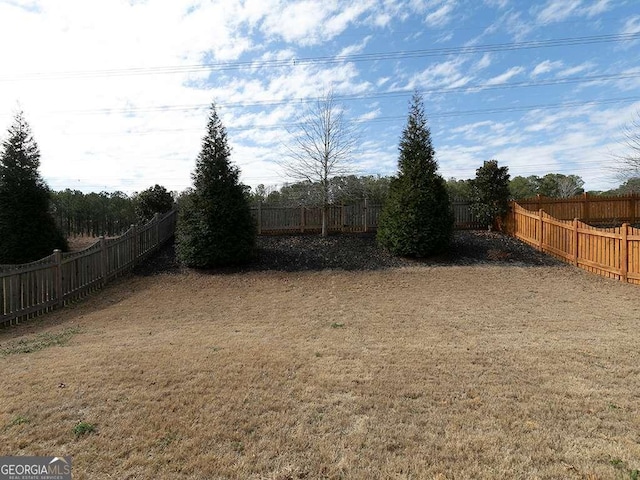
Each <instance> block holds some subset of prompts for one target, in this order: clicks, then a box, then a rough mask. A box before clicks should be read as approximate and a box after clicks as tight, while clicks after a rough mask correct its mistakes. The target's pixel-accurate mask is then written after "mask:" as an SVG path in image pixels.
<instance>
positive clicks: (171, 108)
mask: <svg viewBox="0 0 640 480" xmlns="http://www.w3.org/2000/svg"><path fill="white" fill-rule="evenodd" d="M639 77H640V72H630V73H615V74H602V75H584V76H579V77H569V78H556V79H550V80H539V81H535V82H512V83H500V84H490V83H484V84H475V85H465V86H459V87H436V88H426V89H422V90H420V93H422V94H423V95H429V94H433V95H436V94H447V93H472V92H479V91H482V90H500V89H514V88H532V87H546V86H555V85H567V84H576V83H590V82H593V83H596V82H605V81H611V80H626V79H632V78H639ZM411 92H412V91H407V90H401V91H391V92H376V93H366V94H352V95H336V96H335V99H336V100H337V101H341V102H343V101H353V100H372V99H384V98H394V97H406V96H407V95H409V94H410V93H411ZM316 101H318V98H315V97H314V98H292V99H289V100H265V101H260V102H229V103H224V102H222V103H219V104H217V107H218V108H230V109H233V108H250V107H268V106H272V107H275V106H284V105H296V104H305V103H311V102H316ZM210 106H211V104H208V103H207V104H205V103H201V104H192V105H157V106H149V107H127V108H98V109H89V110H58V111H54V112H51V114H54V115H59V114H79V115H94V114H95V115H105V114H112V113H152V112H176V111H178V112H188V111H198V110H202V109H207V108H209V107H210Z"/></svg>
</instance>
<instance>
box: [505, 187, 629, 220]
mask: <svg viewBox="0 0 640 480" xmlns="http://www.w3.org/2000/svg"><path fill="white" fill-rule="evenodd" d="M517 203H518V205H520V206H521V207H523V208H526V209H527V210H533V211H538V210H544V211H545V212H547V213H548V214H549V215H551V216H553V217H555V218H557V219H560V220H573V219H574V218H579V219H580V220H581V221H583V222H585V223H589V224H591V225H593V224H596V225H597V224H621V223H623V222H628V223H631V224H634V223H636V222H637V221H638V220H640V195H637V194H630V195H623V196H615V197H611V196H607V197H604V196H602V197H600V196H593V195H589V194H587V193H585V194H584V195H579V196H577V197H571V198H546V197H540V196H538V197H534V198H527V199H524V200H517Z"/></svg>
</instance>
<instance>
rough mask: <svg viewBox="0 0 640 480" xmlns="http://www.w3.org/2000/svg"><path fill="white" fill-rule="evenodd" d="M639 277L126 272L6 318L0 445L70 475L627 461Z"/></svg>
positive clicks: (435, 474) (280, 474)
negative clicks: (50, 308)
mask: <svg viewBox="0 0 640 480" xmlns="http://www.w3.org/2000/svg"><path fill="white" fill-rule="evenodd" d="M639 293H640V290H638V287H634V286H631V285H625V284H622V283H619V282H614V281H610V280H604V279H600V278H598V277H595V276H590V275H589V274H587V273H584V272H581V271H578V270H574V269H572V268H571V267H544V268H524V267H490V266H473V267H425V268H413V269H396V270H388V271H383V272H352V273H345V272H335V271H334V272H332V271H324V272H311V273H289V274H284V273H277V272H265V273H246V274H232V275H203V274H195V273H190V274H184V275H175V276H169V275H160V276H156V277H146V278H130V279H125V280H123V281H120V282H118V283H117V284H115V285H113V286H110V287H108V288H107V289H105V290H104V291H103V292H101V293H99V294H96V295H95V296H94V297H92V298H90V299H88V300H86V301H84V302H82V303H80V304H78V305H76V306H74V307H71V308H68V309H65V310H62V311H59V312H56V313H54V314H51V315H49V316H46V317H44V318H43V319H41V320H35V321H31V322H30V323H28V324H25V325H22V326H19V327H17V328H12V329H6V330H3V331H0V351H3V352H5V354H4V357H0V365H1V369H2V370H1V371H2V377H1V379H0V388H1V390H0V407H1V408H0V454H5V455H6V454H10V455H31V454H33V455H71V456H73V460H74V478H76V479H106V478H118V479H133V478H167V479H217V478H220V479H222V478H247V479H294V478H307V479H317V478H331V479H338V478H354V479H375V478H396V479H423V478H439V479H445V478H576V479H577V478H591V479H596V478H599V479H604V478H631V477H632V475H634V470H635V469H640V418H639V416H638V392H639V391H640V375H639V374H640V358H639V357H640V355H639V349H638V341H637V339H638V331H640V328H639V327H640V295H639ZM44 334H47V336H46V338H63V337H65V335H66V337H65V341H66V343H64V342H60V343H64V344H63V345H55V344H54V345H52V346H47V345H46V344H44V343H42V338H44V337H43V335H44ZM20 341H22V343H21V344H19V343H18V342H20ZM29 341H32V343H28V342H29ZM38 342H40V343H38ZM54 343H55V342H54ZM20 345H22V346H24V345H39V346H40V347H42V348H41V349H40V350H37V349H36V350H37V351H33V352H31V353H15V354H9V352H11V351H16V350H19V348H17V347H19V346H20ZM80 421H85V422H88V423H91V424H93V425H95V427H96V431H95V432H94V433H88V434H86V435H80V436H76V435H74V433H73V428H74V426H75V425H76V424H77V423H78V422H80Z"/></svg>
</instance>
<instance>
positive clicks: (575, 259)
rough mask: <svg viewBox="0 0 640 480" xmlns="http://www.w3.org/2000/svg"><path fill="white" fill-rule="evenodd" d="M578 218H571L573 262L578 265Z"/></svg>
mask: <svg viewBox="0 0 640 480" xmlns="http://www.w3.org/2000/svg"><path fill="white" fill-rule="evenodd" d="M578 252H579V250H578V219H577V218H574V219H573V264H574V265H575V266H576V267H577V266H578Z"/></svg>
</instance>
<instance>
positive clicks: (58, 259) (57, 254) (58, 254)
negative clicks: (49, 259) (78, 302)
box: [53, 249, 64, 307]
mask: <svg viewBox="0 0 640 480" xmlns="http://www.w3.org/2000/svg"><path fill="white" fill-rule="evenodd" d="M53 261H54V262H55V272H56V274H55V275H56V279H55V282H56V295H57V296H58V306H59V307H62V306H63V305H64V292H63V291H62V250H59V249H55V250H54V251H53Z"/></svg>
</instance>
